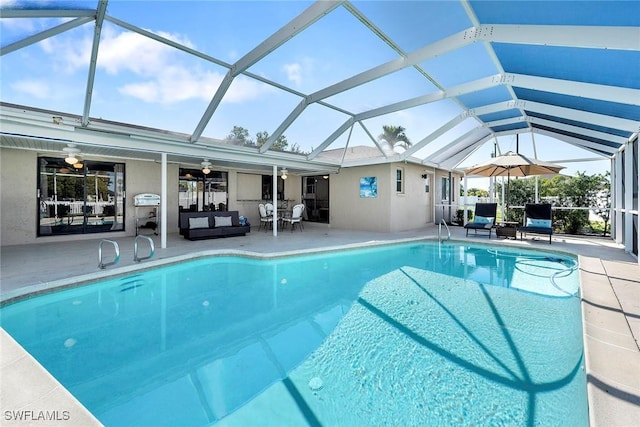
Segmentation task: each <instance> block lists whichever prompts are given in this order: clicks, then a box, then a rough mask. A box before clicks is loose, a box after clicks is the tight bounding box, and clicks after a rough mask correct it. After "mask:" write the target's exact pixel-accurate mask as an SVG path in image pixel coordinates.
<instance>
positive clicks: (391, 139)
mask: <svg viewBox="0 0 640 427" xmlns="http://www.w3.org/2000/svg"><path fill="white" fill-rule="evenodd" d="M382 130H383V131H384V132H383V133H381V134H380V135H379V136H378V140H379V141H385V142H386V143H387V144H389V146H390V147H391V148H395V147H396V145H397V146H400V147H402V148H404V149H405V150H406V149H407V148H409V147H411V144H412V142H411V141H409V138H408V137H407V135H406V134H405V133H404V131H405V128H403V127H402V126H390V125H384V126H382Z"/></svg>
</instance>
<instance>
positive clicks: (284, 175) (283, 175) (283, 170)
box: [282, 168, 287, 179]
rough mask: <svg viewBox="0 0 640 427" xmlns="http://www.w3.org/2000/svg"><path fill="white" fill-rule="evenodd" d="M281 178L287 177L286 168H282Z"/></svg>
mask: <svg viewBox="0 0 640 427" xmlns="http://www.w3.org/2000/svg"><path fill="white" fill-rule="evenodd" d="M282 179H287V168H282Z"/></svg>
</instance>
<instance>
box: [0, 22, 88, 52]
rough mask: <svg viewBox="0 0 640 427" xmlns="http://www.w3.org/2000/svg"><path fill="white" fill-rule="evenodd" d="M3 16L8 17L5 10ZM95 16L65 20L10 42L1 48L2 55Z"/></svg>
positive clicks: (74, 26)
mask: <svg viewBox="0 0 640 427" xmlns="http://www.w3.org/2000/svg"><path fill="white" fill-rule="evenodd" d="M2 17H3V18H6V17H7V16H6V14H5V13H4V11H3V12H2ZM93 18H94V17H93V15H90V16H82V17H80V18H76V19H73V20H71V21H68V22H65V23H63V24H60V25H58V26H55V27H53V28H49V29H48V30H44V31H42V32H40V33H38V34H34V35H32V36H30V37H27V38H25V39H22V40H19V41H17V42H15V43H11V44H8V45H7V46H4V47H2V48H0V56H2V55H6V54H8V53H11V52H15V51H16V50H19V49H22V48H23V47H27V46H30V45H32V44H35V43H38V42H41V41H42V40H45V39H48V38H49V37H53V36H57V35H58V34H60V33H64V32H65V31H68V30H71V29H73V28H76V27H79V26H81V25H84V24H86V23H87V22H91V21H93Z"/></svg>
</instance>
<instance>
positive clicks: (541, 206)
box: [518, 203, 553, 244]
mask: <svg viewBox="0 0 640 427" xmlns="http://www.w3.org/2000/svg"><path fill="white" fill-rule="evenodd" d="M551 215H552V214H551V205H550V204H548V203H527V204H525V205H524V219H523V222H524V225H523V226H522V227H520V228H518V231H520V240H522V235H523V234H525V235H526V234H527V233H531V234H546V235H549V244H551V235H553V224H552V221H551V219H552V218H551Z"/></svg>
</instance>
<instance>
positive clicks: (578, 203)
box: [554, 172, 601, 234]
mask: <svg viewBox="0 0 640 427" xmlns="http://www.w3.org/2000/svg"><path fill="white" fill-rule="evenodd" d="M555 178H557V179H555ZM554 181H555V184H556V189H557V200H558V205H559V206H563V207H573V208H578V207H588V206H594V205H595V204H596V195H597V193H598V191H599V189H600V184H601V178H599V177H598V175H595V176H587V175H586V174H585V173H583V172H578V174H577V175H576V176H574V177H567V176H559V177H554ZM556 219H561V220H562V221H563V224H564V230H565V232H567V233H569V234H578V233H580V232H581V231H582V229H583V228H584V227H585V226H586V225H588V224H589V211H588V210H585V209H581V210H577V209H576V210H574V209H570V210H561V211H556Z"/></svg>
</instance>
